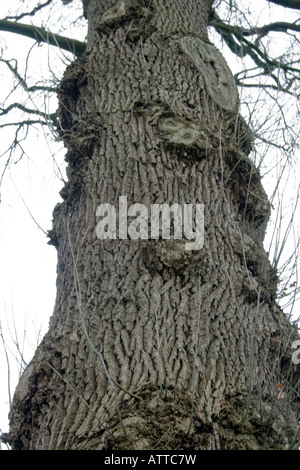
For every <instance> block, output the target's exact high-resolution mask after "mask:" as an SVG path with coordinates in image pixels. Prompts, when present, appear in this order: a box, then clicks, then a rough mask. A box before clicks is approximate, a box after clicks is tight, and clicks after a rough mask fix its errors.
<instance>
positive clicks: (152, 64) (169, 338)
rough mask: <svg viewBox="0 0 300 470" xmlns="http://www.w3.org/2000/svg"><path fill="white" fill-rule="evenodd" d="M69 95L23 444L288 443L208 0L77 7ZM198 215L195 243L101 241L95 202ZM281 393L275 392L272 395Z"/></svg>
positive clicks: (283, 341) (264, 204) (26, 390)
mask: <svg viewBox="0 0 300 470" xmlns="http://www.w3.org/2000/svg"><path fill="white" fill-rule="evenodd" d="M83 3H84V13H85V15H86V17H87V19H88V22H89V30H88V45H87V51H86V53H85V54H84V56H83V57H81V58H79V59H77V60H75V61H74V63H72V65H71V66H69V67H68V69H67V70H66V72H65V74H64V77H63V79H62V82H61V84H60V88H59V100H60V107H59V113H58V114H59V122H60V133H61V136H62V138H63V140H64V143H65V146H66V148H67V154H66V159H67V162H68V183H67V185H66V186H65V188H64V189H63V191H62V193H61V194H62V197H63V202H62V203H61V204H58V205H57V206H56V208H55V210H54V216H53V229H52V230H51V232H50V234H49V236H50V237H51V243H52V244H54V245H55V246H56V247H57V253H58V267H57V298H56V303H55V308H54V313H53V316H52V318H51V322H50V328H49V331H48V333H47V334H46V336H45V338H44V339H43V341H42V343H41V345H40V346H39V348H38V350H37V351H36V354H35V356H34V358H33V360H32V362H31V363H30V365H29V366H28V368H27V369H26V370H25V372H24V374H23V376H22V378H21V380H20V383H19V385H18V387H17V390H16V393H15V397H14V402H13V406H12V410H11V414H10V418H11V430H10V438H9V439H10V443H11V445H12V447H13V448H14V449H44V450H45V449H100V450H101V449H115V450H117V449H169V450H171V449H174V450H178V449H194V450H196V449H264V448H265V449H285V448H288V446H289V445H291V443H292V440H293V438H294V436H295V430H296V424H297V422H296V421H297V419H296V415H295V413H294V405H293V394H292V393H291V391H292V390H293V387H295V383H296V371H295V366H294V365H293V364H292V362H291V346H290V345H291V340H292V338H293V335H294V333H293V330H292V328H291V327H290V325H289V322H288V320H287V318H286V316H285V315H284V313H283V312H282V311H281V310H280V308H279V307H278V306H277V305H276V303H275V300H274V299H275V294H276V282H277V278H276V272H275V271H274V270H273V269H272V267H271V265H270V263H269V261H268V258H267V254H266V253H265V251H264V248H263V238H264V233H265V229H266V225H267V221H268V217H269V212H270V209H269V203H268V201H267V197H266V194H265V192H264V190H263V188H262V185H261V181H260V175H259V172H258V170H257V169H256V168H255V167H254V166H253V164H252V163H251V161H250V159H249V157H248V155H249V152H250V149H251V132H250V130H249V129H248V127H247V125H246V124H245V122H244V121H243V119H242V118H241V117H239V113H238V107H239V102H238V93H237V89H236V87H235V83H234V79H233V77H232V75H231V73H230V71H229V69H228V66H227V64H226V62H225V60H224V58H223V57H222V55H221V54H220V52H219V51H218V50H217V49H216V48H215V47H214V46H213V45H212V44H211V43H210V41H209V39H208V34H207V25H208V19H209V14H210V9H211V4H212V1H211V0H198V1H196V0H169V1H168V2H166V1H164V0H152V1H143V0H136V1H134V0H131V1H130V0H120V1H117V2H116V1H113V0H84V2H83ZM120 196H126V197H127V200H128V206H130V205H132V204H134V203H141V204H144V205H145V206H146V207H147V208H149V210H150V205H151V204H158V203H159V204H162V203H167V204H170V205H171V204H173V203H178V204H180V205H183V204H204V208H205V209H204V214H205V235H204V246H203V248H202V249H200V250H192V251H191V250H190V251H188V250H186V249H185V242H186V240H172V239H171V240H164V239H159V240H151V239H149V240H146V239H137V240H133V239H131V238H130V237H129V236H128V237H127V239H126V240H124V239H119V238H116V239H113V240H109V239H106V240H101V239H99V237H98V236H97V232H96V227H97V223H98V222H99V217H97V208H98V206H99V205H100V204H104V203H109V204H112V205H113V206H114V207H116V208H118V204H119V197H120ZM282 385H283V386H284V389H283V390H284V393H282V396H279V395H278V387H279V386H280V387H282Z"/></svg>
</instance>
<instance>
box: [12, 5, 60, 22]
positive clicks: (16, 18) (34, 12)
mask: <svg viewBox="0 0 300 470" xmlns="http://www.w3.org/2000/svg"><path fill="white" fill-rule="evenodd" d="M52 2H53V0H47V1H46V2H45V3H40V4H39V5H37V6H36V7H35V8H34V9H33V10H32V11H29V12H27V13H21V15H18V16H6V17H5V19H6V20H15V21H19V20H21V19H22V18H24V17H25V16H34V15H35V14H36V13H37V12H38V11H40V10H42V8H45V7H47V6H48V5H50V4H51V3H52Z"/></svg>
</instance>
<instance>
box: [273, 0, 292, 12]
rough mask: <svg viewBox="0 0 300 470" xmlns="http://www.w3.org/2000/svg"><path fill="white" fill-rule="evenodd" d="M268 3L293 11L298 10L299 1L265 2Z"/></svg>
mask: <svg viewBox="0 0 300 470" xmlns="http://www.w3.org/2000/svg"><path fill="white" fill-rule="evenodd" d="M267 1H268V2H271V3H275V4H276V5H280V6H282V7H286V8H292V9H293V10H300V0H267Z"/></svg>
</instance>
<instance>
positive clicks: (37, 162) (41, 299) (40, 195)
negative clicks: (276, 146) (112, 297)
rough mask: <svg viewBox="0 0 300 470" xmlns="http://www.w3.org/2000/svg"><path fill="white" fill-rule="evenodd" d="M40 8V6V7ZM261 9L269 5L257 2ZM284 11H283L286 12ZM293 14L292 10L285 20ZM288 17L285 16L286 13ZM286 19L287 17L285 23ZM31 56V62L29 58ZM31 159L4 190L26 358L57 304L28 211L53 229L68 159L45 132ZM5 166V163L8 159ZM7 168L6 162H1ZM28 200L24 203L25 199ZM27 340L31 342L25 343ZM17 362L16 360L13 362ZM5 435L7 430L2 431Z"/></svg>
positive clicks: (1, 395)
mask: <svg viewBox="0 0 300 470" xmlns="http://www.w3.org/2000/svg"><path fill="white" fill-rule="evenodd" d="M35 3H36V2H35ZM13 4H20V0H13V1H11V2H1V4H0V18H3V17H4V16H6V15H7V9H8V7H12V6H13ZM251 4H252V6H253V4H255V5H256V6H257V8H259V9H260V8H261V6H262V4H264V2H263V0H255V2H253V1H252V2H251ZM282 11H283V10H282V9H281V12H282ZM289 14H290V13H289V11H288V10H286V15H285V20H288V16H289ZM281 15H282V13H281ZM281 19H282V18H281ZM32 44H33V41H32V40H30V39H26V38H23V37H20V36H16V35H11V34H8V33H7V34H5V33H1V32H0V54H1V48H4V49H5V47H7V49H8V50H7V51H5V50H4V55H5V57H6V58H10V57H15V58H19V59H20V60H22V57H23V61H24V58H25V57H26V54H27V50H28V49H29V48H30V47H31V46H32ZM43 51H44V53H43V58H42V56H41V55H40V56H38V54H37V56H36V61H37V62H36V68H37V73H40V72H39V70H43V68H44V67H47V65H48V57H47V54H46V53H45V51H47V47H43ZM24 54H25V57H24ZM0 84H1V87H0V102H1V101H2V99H3V98H4V97H5V96H6V95H7V87H8V89H9V87H10V86H11V81H10V79H8V70H7V68H6V67H5V66H4V65H1V64H0ZM10 137H11V134H10V131H6V130H5V131H3V130H1V129H0V155H1V154H2V153H3V151H4V150H5V149H6V147H7V145H8V144H9V142H10V140H9V139H10ZM24 147H25V148H26V150H27V153H28V155H27V156H24V157H23V159H22V160H21V161H20V162H18V164H17V165H13V166H12V168H11V171H10V173H7V174H6V177H5V179H4V182H3V184H2V188H1V195H2V201H1V205H0V263H1V264H0V320H1V325H2V328H3V330H4V331H5V334H6V340H7V341H8V342H9V343H10V345H12V341H11V339H9V335H10V333H11V336H12V338H13V339H15V332H14V325H15V326H16V330H17V332H18V341H19V344H20V345H21V346H22V344H23V342H24V341H25V343H24V348H25V358H26V359H27V360H28V359H30V356H31V355H32V354H33V352H34V349H35V347H36V342H37V340H38V339H40V336H39V331H40V329H41V332H40V334H44V333H45V332H46V330H47V326H48V319H49V317H50V315H51V314H52V310H53V306H54V300H55V279H56V250H55V248H54V247H52V246H49V245H47V238H46V236H45V235H44V233H43V232H42V231H41V230H40V229H39V228H38V227H37V225H36V224H35V222H34V221H33V220H32V218H31V216H30V215H29V213H28V210H27V209H26V207H25V205H24V202H23V200H24V201H25V203H26V205H27V207H28V208H30V212H31V213H32V215H33V216H34V217H35V219H36V220H37V222H38V223H39V225H40V226H41V227H42V228H43V229H44V230H46V231H47V230H49V229H51V220H52V210H53V208H54V206H55V204H56V203H57V202H59V201H60V197H59V194H58V193H59V190H60V189H61V187H62V183H61V181H60V180H59V179H58V178H57V176H56V174H55V171H54V165H53V155H55V156H56V157H57V159H58V162H61V161H62V158H63V154H62V153H59V154H57V152H58V151H59V149H60V148H61V145H60V144H57V143H55V142H54V141H52V140H50V141H48V143H47V142H46V141H45V139H44V137H43V131H42V130H41V131H40V133H39V135H37V134H36V133H35V134H34V133H33V134H32V138H31V140H30V143H29V142H28V143H27V144H24ZM2 161H3V158H2ZM0 165H1V159H0ZM22 198H23V200H22ZM24 336H25V337H26V338H25V340H24ZM11 360H12V358H11ZM10 366H11V368H12V375H11V381H12V382H11V392H13V388H14V386H15V385H16V383H17V380H18V376H17V373H16V372H17V367H16V364H13V363H12V362H11V364H10ZM0 384H1V385H0V429H1V430H2V431H3V432H5V431H7V430H8V421H7V412H8V393H7V364H6V358H5V354H4V349H3V346H2V344H1V343H0ZM0 432H1V431H0Z"/></svg>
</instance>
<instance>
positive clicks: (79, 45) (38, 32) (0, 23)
mask: <svg viewBox="0 0 300 470" xmlns="http://www.w3.org/2000/svg"><path fill="white" fill-rule="evenodd" d="M0 31H8V32H10V33H15V34H20V35H22V36H26V37H28V38H31V39H34V40H36V41H37V42H44V43H47V44H50V45H51V46H56V47H59V48H60V49H63V50H65V51H68V52H71V53H72V54H74V55H76V56H81V55H82V54H83V53H84V51H85V48H86V44H85V43H84V42H81V41H77V40H76V39H71V38H67V37H65V36H60V35H59V34H55V33H52V32H50V31H46V29H45V28H41V27H38V26H32V25H28V24H24V23H18V22H13V21H7V20H0Z"/></svg>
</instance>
